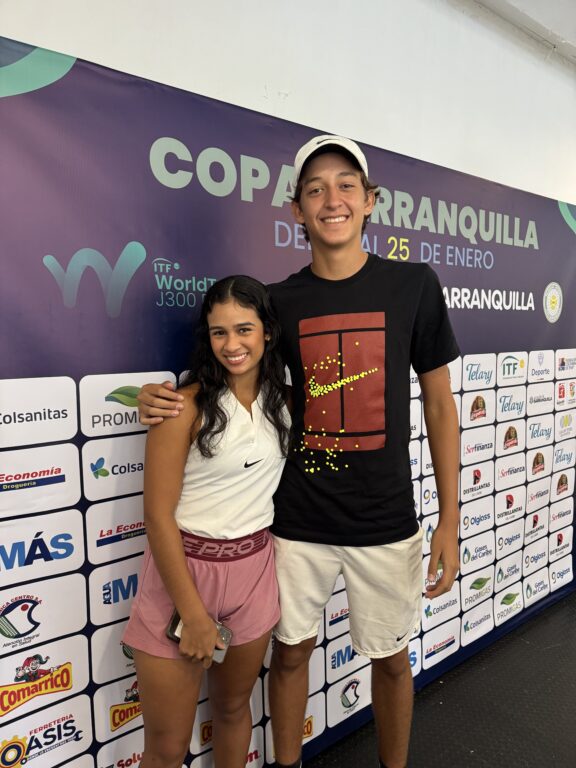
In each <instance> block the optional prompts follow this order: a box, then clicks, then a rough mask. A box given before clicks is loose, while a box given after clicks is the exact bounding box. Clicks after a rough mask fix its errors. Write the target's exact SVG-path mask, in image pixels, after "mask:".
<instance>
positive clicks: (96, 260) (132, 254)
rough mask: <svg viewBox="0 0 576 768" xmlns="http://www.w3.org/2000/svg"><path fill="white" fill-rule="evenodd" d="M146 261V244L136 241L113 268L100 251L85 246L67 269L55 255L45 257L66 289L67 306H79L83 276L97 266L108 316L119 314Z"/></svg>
mask: <svg viewBox="0 0 576 768" xmlns="http://www.w3.org/2000/svg"><path fill="white" fill-rule="evenodd" d="M145 260H146V249H145V248H144V246H143V245H142V243H138V242H137V241H135V240H134V241H132V242H130V243H127V245H126V246H125V247H124V250H123V251H122V253H121V254H120V256H119V258H118V261H117V262H116V265H115V266H114V268H113V269H112V267H111V266H110V264H109V263H108V261H107V260H106V258H105V257H104V256H103V255H102V254H101V253H100V251H96V250H95V249H94V248H81V249H80V250H79V251H76V253H75V254H74V256H72V258H71V259H70V262H69V263H68V267H67V268H66V270H64V269H63V268H62V267H61V266H60V264H59V262H58V261H57V260H56V258H55V257H54V256H51V255H47V256H44V258H43V259H42V261H43V263H44V266H45V267H46V269H47V270H48V271H49V272H50V274H51V275H52V277H53V278H54V280H56V282H57V283H58V286H59V288H60V290H61V291H62V299H63V301H64V306H65V307H69V308H71V307H75V306H76V299H77V297H78V288H79V287H80V282H81V280H82V275H83V274H84V272H85V271H86V269H88V268H89V267H90V269H93V270H94V272H95V273H96V275H97V276H98V279H99V280H100V285H101V286H102V292H103V293H104V298H105V301H106V314H107V315H108V317H118V315H119V314H120V312H121V310H122V302H123V300H124V294H125V293H126V289H127V288H128V285H129V283H130V281H131V280H132V278H133V277H134V275H135V274H136V271H137V270H138V269H139V268H140V267H141V266H142V264H143V263H144V262H145Z"/></svg>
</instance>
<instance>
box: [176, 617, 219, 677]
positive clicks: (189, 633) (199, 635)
mask: <svg viewBox="0 0 576 768" xmlns="http://www.w3.org/2000/svg"><path fill="white" fill-rule="evenodd" d="M219 639H220V638H219V636H218V630H217V628H216V623H215V622H214V620H213V619H211V618H210V616H208V614H207V613H204V615H202V616H199V617H198V618H194V619H193V620H192V621H189V622H187V623H186V622H185V623H183V626H182V635H181V637H180V644H179V647H180V653H181V654H182V656H185V657H186V658H188V659H190V660H191V661H196V662H201V663H202V666H203V667H204V669H208V667H209V666H210V665H211V664H212V656H213V654H214V649H215V648H216V644H217V641H219Z"/></svg>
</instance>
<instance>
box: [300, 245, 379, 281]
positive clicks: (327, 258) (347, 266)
mask: <svg viewBox="0 0 576 768" xmlns="http://www.w3.org/2000/svg"><path fill="white" fill-rule="evenodd" d="M367 259H368V254H367V253H365V252H364V251H363V250H362V248H360V247H358V249H357V250H354V251H353V252H350V251H349V250H346V251H338V250H321V249H317V248H314V247H313V248H312V264H311V269H312V272H313V273H314V274H315V275H316V276H317V277H322V278H323V279H324V280H345V279H346V278H347V277H352V275H355V274H356V273H357V272H359V271H360V270H361V269H362V267H363V266H364V264H366V260H367Z"/></svg>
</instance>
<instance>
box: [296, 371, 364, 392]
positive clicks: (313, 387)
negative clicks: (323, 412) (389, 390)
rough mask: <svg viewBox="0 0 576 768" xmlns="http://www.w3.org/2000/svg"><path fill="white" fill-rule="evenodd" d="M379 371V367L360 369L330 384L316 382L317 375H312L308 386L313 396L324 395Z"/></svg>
mask: <svg viewBox="0 0 576 768" xmlns="http://www.w3.org/2000/svg"><path fill="white" fill-rule="evenodd" d="M377 371H378V368H370V370H368V371H360V373H353V374H352V376H345V377H344V378H343V379H336V381H333V382H331V383H330V384H318V383H317V382H316V377H315V376H311V377H310V381H309V382H308V388H309V389H310V394H311V395H312V397H322V396H323V395H327V394H328V393H329V392H334V390H336V389H339V388H340V387H344V386H346V384H352V382H354V381H359V380H360V379H364V378H365V377H366V376H369V375H370V374H371V373H376V372H377Z"/></svg>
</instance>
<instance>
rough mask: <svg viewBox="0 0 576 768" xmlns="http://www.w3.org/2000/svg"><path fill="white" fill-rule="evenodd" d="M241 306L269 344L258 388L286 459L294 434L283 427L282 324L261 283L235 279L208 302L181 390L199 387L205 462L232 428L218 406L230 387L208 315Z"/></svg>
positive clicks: (215, 289)
mask: <svg viewBox="0 0 576 768" xmlns="http://www.w3.org/2000/svg"><path fill="white" fill-rule="evenodd" d="M232 300H233V301H237V302H238V304H240V305H241V306H243V307H249V308H250V309H253V310H254V311H255V312H256V314H257V315H258V317H259V318H260V320H261V321H262V324H263V325H264V333H265V335H266V337H269V338H267V340H266V341H265V346H264V354H263V356H262V359H261V361H260V371H259V376H258V386H259V388H260V391H261V392H262V395H263V411H264V415H265V416H266V418H267V419H268V421H269V422H270V423H271V424H272V425H273V426H274V428H275V429H276V431H277V433H278V442H279V445H280V450H281V452H282V455H283V456H286V454H287V452H288V444H289V439H290V428H289V426H288V425H287V424H286V422H285V421H284V417H283V413H282V409H283V406H284V404H285V402H286V386H285V381H284V363H283V362H282V358H281V356H280V351H279V344H280V324H279V322H278V318H277V317H276V313H275V311H274V308H273V307H272V303H271V301H270V296H269V294H268V290H267V289H266V287H265V286H264V285H262V283H260V282H259V281H258V280H255V279H254V278H253V277H248V276H247V275H232V276H230V277H225V278H223V279H222V280H218V282H216V283H214V285H212V286H211V287H210V288H209V289H208V291H207V293H206V296H205V297H204V301H203V303H202V309H201V312H200V318H199V320H198V325H197V327H196V345H195V348H194V351H193V354H192V360H191V364H190V370H189V373H188V375H187V376H186V378H185V379H184V381H183V382H182V384H181V386H186V385H189V384H199V385H200V388H199V390H198V393H197V394H196V406H197V408H198V417H197V421H196V424H198V423H199V424H200V429H199V430H198V433H197V435H196V445H197V446H198V450H199V451H200V453H201V454H202V456H205V457H206V458H211V457H212V456H213V455H214V445H215V440H216V438H217V437H218V435H220V434H221V433H222V432H223V431H224V429H225V428H226V424H227V422H228V419H227V416H226V413H225V411H224V410H223V408H222V407H221V406H220V398H221V396H222V393H223V392H224V390H225V389H226V388H227V386H228V382H227V378H226V376H227V372H226V369H225V368H224V367H223V366H222V365H221V364H220V363H219V362H218V360H217V359H216V358H215V356H214V353H213V352H212V347H211V345H210V332H209V328H208V315H209V314H210V312H211V311H212V309H213V307H214V305H215V304H224V303H226V302H228V301H232Z"/></svg>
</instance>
